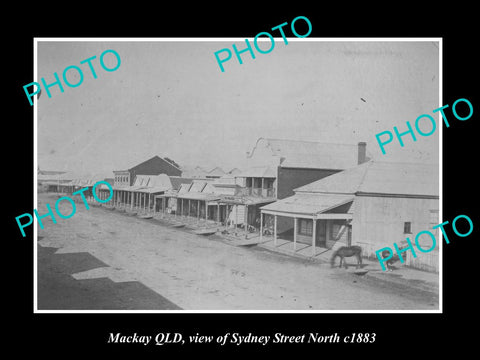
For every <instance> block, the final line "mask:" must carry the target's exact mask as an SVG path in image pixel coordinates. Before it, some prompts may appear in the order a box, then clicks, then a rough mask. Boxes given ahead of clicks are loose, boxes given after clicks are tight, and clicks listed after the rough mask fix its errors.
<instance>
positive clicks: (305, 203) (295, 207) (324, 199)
mask: <svg viewBox="0 0 480 360" xmlns="http://www.w3.org/2000/svg"><path fill="white" fill-rule="evenodd" d="M353 200H354V196H352V195H340V194H295V195H293V196H290V197H288V198H285V199H282V200H278V201H276V202H274V203H272V204H268V205H265V206H262V207H261V208H260V209H261V211H262V212H263V213H265V214H271V215H279V216H287V217H295V216H299V217H301V216H303V217H307V218H313V217H316V218H331V219H334V218H337V219H346V218H352V213H351V211H352V210H351V207H350V209H348V210H347V211H345V212H344V213H328V214H325V213H326V212H328V211H329V210H332V209H334V208H336V207H338V206H341V205H345V204H347V203H349V202H352V201H353ZM320 214H323V215H320Z"/></svg>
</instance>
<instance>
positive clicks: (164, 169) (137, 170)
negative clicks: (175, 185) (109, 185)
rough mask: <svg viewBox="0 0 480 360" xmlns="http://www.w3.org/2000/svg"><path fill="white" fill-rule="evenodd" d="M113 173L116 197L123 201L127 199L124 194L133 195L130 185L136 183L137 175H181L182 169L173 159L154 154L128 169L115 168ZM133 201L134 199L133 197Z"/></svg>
mask: <svg viewBox="0 0 480 360" xmlns="http://www.w3.org/2000/svg"><path fill="white" fill-rule="evenodd" d="M113 174H114V186H113V191H114V197H115V199H121V203H123V201H127V200H126V199H124V198H123V197H124V196H126V195H128V196H131V197H133V194H131V193H130V192H131V189H130V187H131V186H133V185H134V182H135V181H136V177H137V176H144V175H145V176H151V175H153V176H157V175H160V174H165V175H167V176H181V175H182V170H181V169H180V168H178V167H177V166H176V165H174V164H173V163H172V162H171V161H168V160H165V159H163V158H161V157H159V156H154V157H152V158H150V159H148V160H146V161H144V162H142V163H140V164H138V165H135V166H133V167H132V168H129V169H127V170H114V171H113ZM120 192H122V193H120ZM117 193H118V194H117ZM122 196H123V197H122ZM122 199H123V200H122ZM131 201H133V198H132V199H131Z"/></svg>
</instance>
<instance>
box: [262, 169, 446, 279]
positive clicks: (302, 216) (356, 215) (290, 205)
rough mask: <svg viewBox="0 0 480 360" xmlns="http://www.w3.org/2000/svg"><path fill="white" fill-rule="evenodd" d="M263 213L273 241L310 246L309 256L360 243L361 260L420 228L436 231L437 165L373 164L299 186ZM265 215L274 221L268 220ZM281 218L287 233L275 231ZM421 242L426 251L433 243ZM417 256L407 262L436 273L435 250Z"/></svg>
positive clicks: (437, 201)
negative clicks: (319, 250) (285, 221)
mask: <svg viewBox="0 0 480 360" xmlns="http://www.w3.org/2000/svg"><path fill="white" fill-rule="evenodd" d="M261 212H262V218H263V221H262V223H261V224H262V226H263V225H264V224H266V223H271V228H272V230H271V232H272V233H273V239H274V242H276V241H277V238H278V237H281V238H282V239H287V240H291V241H293V243H294V248H295V247H296V244H297V243H306V244H311V245H312V253H313V254H315V249H316V247H323V248H332V247H334V246H341V245H360V246H361V247H362V249H363V254H364V255H365V256H371V257H375V251H376V250H378V249H380V248H383V247H393V243H397V244H399V243H401V242H402V241H404V240H405V238H406V237H410V238H411V239H412V242H414V239H415V235H416V234H417V233H418V232H420V231H422V230H429V231H431V232H434V233H435V230H432V227H433V226H434V225H436V224H438V223H439V218H438V214H439V171H438V165H428V164H413V163H386V162H376V161H373V160H371V161H368V162H366V163H363V164H361V165H358V166H356V167H353V168H350V169H347V170H345V171H342V172H340V173H338V174H334V175H331V176H329V177H326V178H324V179H321V180H318V181H315V182H313V183H311V184H308V185H305V186H302V187H299V188H297V189H295V194H294V195H293V196H290V197H287V198H285V199H281V200H278V201H277V202H275V203H272V204H269V205H266V206H263V207H262V208H261ZM267 216H270V219H272V218H273V221H272V220H270V222H269V221H266V219H265V217H267ZM280 218H288V219H291V220H292V221H291V222H292V224H293V226H292V229H291V231H290V232H283V233H282V234H280V233H279V231H278V228H277V226H276V224H278V222H279V219H280ZM437 235H438V234H437ZM437 238H438V237H437ZM422 241H426V242H427V244H422ZM429 241H430V243H428V242H429ZM420 244H421V246H422V247H423V248H429V247H430V246H431V245H432V244H431V239H430V238H429V237H426V238H425V239H422V238H421V239H420ZM417 253H420V251H418V252H417ZM420 254H421V255H419V256H418V257H417V259H413V258H412V257H411V254H410V253H408V256H407V264H409V265H411V266H415V267H418V268H421V269H424V270H431V271H438V247H437V250H434V251H432V252H430V253H426V254H424V253H420Z"/></svg>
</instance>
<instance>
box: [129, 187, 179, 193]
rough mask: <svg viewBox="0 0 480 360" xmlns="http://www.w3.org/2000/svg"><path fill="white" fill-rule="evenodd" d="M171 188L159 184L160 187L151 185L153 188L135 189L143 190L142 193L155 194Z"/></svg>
mask: <svg viewBox="0 0 480 360" xmlns="http://www.w3.org/2000/svg"><path fill="white" fill-rule="evenodd" d="M168 189H170V188H169V187H165V186H158V187H151V188H142V189H138V190H134V191H135V192H142V193H147V194H155V193H159V192H164V191H167V190H168Z"/></svg>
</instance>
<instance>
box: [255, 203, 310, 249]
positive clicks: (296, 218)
mask: <svg viewBox="0 0 480 360" xmlns="http://www.w3.org/2000/svg"><path fill="white" fill-rule="evenodd" d="M264 214H268V215H273V245H274V246H275V247H277V217H278V215H277V214H272V213H269V212H263V211H261V212H260V242H261V241H262V240H263V215H264ZM298 218H299V217H296V216H294V217H293V251H297V232H298ZM302 218H305V216H302ZM308 219H312V222H313V224H312V256H315V255H316V247H315V238H316V234H317V220H318V219H317V217H316V216H315V215H313V216H309V217H308Z"/></svg>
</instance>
